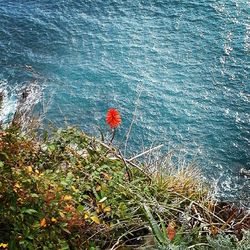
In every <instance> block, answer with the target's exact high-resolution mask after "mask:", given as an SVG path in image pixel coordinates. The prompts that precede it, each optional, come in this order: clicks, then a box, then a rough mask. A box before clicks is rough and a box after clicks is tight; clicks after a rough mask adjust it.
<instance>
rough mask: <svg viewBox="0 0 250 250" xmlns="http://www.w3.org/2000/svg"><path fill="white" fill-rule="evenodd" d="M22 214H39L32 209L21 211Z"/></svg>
mask: <svg viewBox="0 0 250 250" xmlns="http://www.w3.org/2000/svg"><path fill="white" fill-rule="evenodd" d="M21 213H22V214H35V213H37V211H36V210H35V209H32V208H23V209H22V210H21Z"/></svg>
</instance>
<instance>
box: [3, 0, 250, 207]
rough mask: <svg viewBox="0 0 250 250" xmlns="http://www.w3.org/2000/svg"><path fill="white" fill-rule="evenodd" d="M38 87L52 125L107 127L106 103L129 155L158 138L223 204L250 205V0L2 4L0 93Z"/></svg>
mask: <svg viewBox="0 0 250 250" xmlns="http://www.w3.org/2000/svg"><path fill="white" fill-rule="evenodd" d="M30 82H36V83H37V84H39V85H40V86H41V89H43V93H44V100H43V101H44V102H45V103H46V104H47V106H46V111H47V113H46V120H45V122H47V123H48V121H50V120H51V121H53V123H55V124H56V125H58V126H64V124H65V120H66V121H67V123H68V124H73V125H77V126H80V127H81V128H83V129H84V130H86V131H87V132H88V133H92V134H93V133H96V134H97V133H98V132H97V131H98V130H97V129H96V126H101V127H102V128H103V130H108V128H107V127H106V126H105V113H106V111H107V109H108V108H109V107H115V108H118V109H119V110H120V112H121V115H122V120H123V122H122V126H121V127H120V129H119V131H118V133H117V137H116V142H117V141H119V140H122V138H124V135H125V134H126V132H127V131H128V128H129V126H130V123H131V121H132V120H133V118H135V119H134V124H133V127H132V130H131V134H130V138H129V140H128V152H130V153H131V154H133V153H135V152H137V153H138V152H140V150H141V149H142V148H143V147H150V146H152V145H157V144H159V143H164V144H165V145H170V146H171V147H178V148H181V149H182V152H183V153H184V154H187V158H189V157H190V156H191V157H193V158H195V160H197V162H198V165H199V166H200V168H201V171H202V172H203V173H204V175H205V176H206V177H207V179H208V180H210V181H211V183H213V185H217V187H218V195H219V196H221V197H225V198H226V199H231V200H236V201H241V202H243V203H245V204H246V203H247V202H250V200H249V187H250V184H249V180H247V179H246V178H244V177H243V176H240V175H239V171H240V169H241V168H242V167H244V168H245V169H248V170H249V169H250V159H249V158H250V150H249V148H250V147H249V146H250V3H249V1H248V0H220V1H217V0H213V1H212V0H206V1H205V0H199V1H198V0H197V1H195V0H127V1H122V0H79V1H74V0H58V1H51V0H50V1H48V0H0V88H4V89H5V91H7V92H6V93H8V94H7V95H8V101H7V102H6V103H5V106H4V109H3V110H2V111H1V112H2V113H1V115H0V117H2V118H6V117H8V115H10V114H11V112H13V110H14V108H15V106H16V95H17V94H16V93H17V92H18V90H19V89H20V88H21V87H23V86H25V85H27V84H29V83H30Z"/></svg>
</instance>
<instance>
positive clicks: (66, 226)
mask: <svg viewBox="0 0 250 250" xmlns="http://www.w3.org/2000/svg"><path fill="white" fill-rule="evenodd" d="M38 138H39V137H38V136H36V135H35V134H34V135H33V136H31V135H29V136H27V135H24V134H23V133H22V132H21V131H20V130H19V129H16V128H14V127H10V128H9V129H6V130H3V131H1V132H0V215H1V220H0V248H4V247H7V245H6V244H8V248H9V249H44V250H45V249H118V248H119V247H122V246H123V247H127V249H131V248H132V249H133V248H135V247H139V246H141V247H142V246H144V247H146V246H147V247H148V248H149V249H153V248H155V249H157V248H162V249H165V248H166V249H167V247H168V248H169V249H177V248H178V247H179V248H180V247H188V246H194V245H196V244H198V245H199V244H200V245H199V246H202V245H204V246H206V245H207V246H212V247H217V246H219V245H220V243H219V241H218V240H215V241H211V238H209V237H208V235H211V236H213V235H214V236H216V235H218V234H219V232H220V231H223V232H228V231H229V229H230V230H231V228H232V226H233V225H232V223H231V222H232V221H234V223H235V224H236V222H237V221H238V222H239V221H240V222H241V224H240V226H241V227H238V228H237V230H238V231H237V232H239V235H242V232H241V231H242V229H244V228H245V224H244V223H245V221H246V220H247V219H249V217H247V216H245V212H244V211H242V212H241V213H239V212H238V213H237V215H236V213H235V216H232V215H231V217H230V218H231V219H230V220H229V219H228V218H224V217H223V216H224V215H225V214H226V212H227V211H229V210H225V209H224V210H222V209H220V210H219V211H220V212H218V213H214V211H215V210H216V209H217V208H218V206H219V205H218V204H216V203H214V202H213V201H211V200H210V198H209V193H208V190H207V188H206V187H205V186H204V184H203V183H201V181H200V179H199V178H200V177H199V176H196V174H194V173H196V172H195V171H194V169H193V168H189V167H187V168H186V169H183V168H181V169H178V168H177V169H175V171H173V168H171V169H172V170H171V171H169V168H170V165H169V168H164V169H165V170H162V172H157V173H149V172H146V171H144V170H143V165H142V164H140V165H137V164H138V163H135V162H130V161H128V160H126V159H124V158H123V157H122V155H121V154H119V153H118V152H117V150H116V149H115V148H113V147H112V146H110V145H106V144H105V143H103V142H101V141H98V140H97V139H95V138H90V137H89V136H87V135H86V134H84V133H83V132H81V131H79V130H77V129H75V128H68V129H65V130H61V129H59V130H57V131H55V132H54V133H52V135H51V136H48V134H47V133H46V132H44V134H43V136H42V139H41V138H40V139H38ZM221 211H224V212H223V213H221ZM237 211H238V210H237ZM242 216H243V217H242ZM244 216H245V217H244ZM242 218H244V219H243V220H242ZM238 226H239V225H238ZM231 231H232V230H231ZM232 233H233V234H234V232H232ZM237 236H238V235H237ZM225 239H226V240H227V238H225ZM1 244H2V245H1ZM232 244H235V243H232ZM129 247H130V248H129ZM123 249H126V248H123ZM182 249H183V248H182ZM242 249H243V248H242Z"/></svg>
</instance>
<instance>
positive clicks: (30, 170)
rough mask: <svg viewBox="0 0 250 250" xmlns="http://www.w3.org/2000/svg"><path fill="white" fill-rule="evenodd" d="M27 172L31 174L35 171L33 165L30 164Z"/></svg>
mask: <svg viewBox="0 0 250 250" xmlns="http://www.w3.org/2000/svg"><path fill="white" fill-rule="evenodd" d="M27 172H28V173H29V174H30V173H32V172H33V169H32V167H31V166H28V167H27Z"/></svg>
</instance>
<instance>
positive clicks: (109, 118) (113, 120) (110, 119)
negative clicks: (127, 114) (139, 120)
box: [106, 108, 122, 128]
mask: <svg viewBox="0 0 250 250" xmlns="http://www.w3.org/2000/svg"><path fill="white" fill-rule="evenodd" d="M106 122H107V124H108V125H109V126H110V128H116V127H118V126H119V125H120V124H121V122H122V119H121V116H120V113H119V112H118V111H117V110H116V109H113V108H111V109H109V110H108V112H107V115H106Z"/></svg>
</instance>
